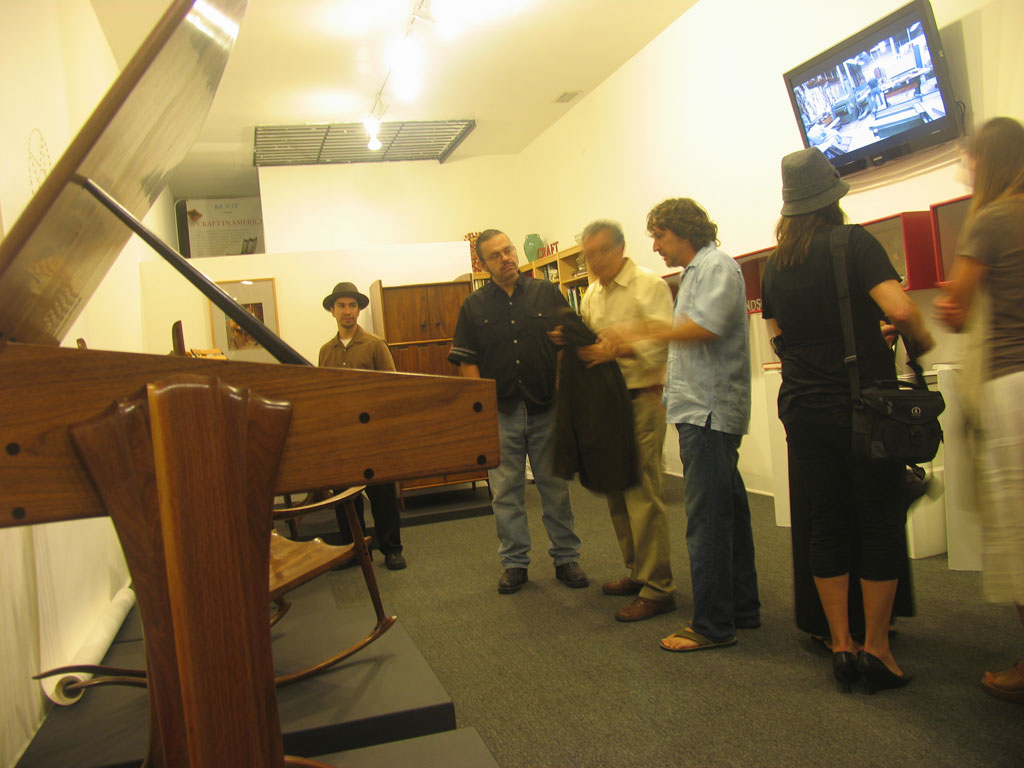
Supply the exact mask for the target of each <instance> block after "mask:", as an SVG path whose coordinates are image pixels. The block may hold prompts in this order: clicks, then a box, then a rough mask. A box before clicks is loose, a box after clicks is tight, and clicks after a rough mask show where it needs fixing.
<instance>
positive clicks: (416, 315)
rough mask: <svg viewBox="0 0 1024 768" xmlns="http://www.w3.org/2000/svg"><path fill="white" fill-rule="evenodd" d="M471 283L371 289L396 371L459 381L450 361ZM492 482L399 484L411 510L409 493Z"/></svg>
mask: <svg viewBox="0 0 1024 768" xmlns="http://www.w3.org/2000/svg"><path fill="white" fill-rule="evenodd" d="M471 290H472V284H471V283H470V282H469V281H468V280H461V281H457V282H450V283H420V284H418V285H389V286H385V285H382V284H381V281H380V280H377V281H376V282H374V283H373V284H372V285H371V286H370V307H371V310H372V312H373V318H374V328H375V330H376V333H377V334H378V335H379V336H382V337H383V338H384V340H385V341H386V342H387V343H388V349H390V350H391V356H392V357H393V358H394V359H395V368H397V369H398V370H399V371H400V372H402V373H425V374H430V375H433V376H458V375H459V369H458V367H457V366H455V365H452V364H451V363H450V362H448V352H449V350H450V349H451V345H452V337H453V336H454V335H455V325H456V323H457V322H458V319H459V309H460V308H461V307H462V302H463V300H464V299H465V298H466V297H467V296H469V294H470V291H471ZM486 480H487V472H486V471H485V470H480V471H478V472H460V473H458V474H452V475H439V476H433V477H421V478H412V479H409V480H402V481H401V482H399V483H398V497H399V500H400V501H401V505H402V509H403V510H404V509H405V492H406V491H409V490H413V489H418V488H434V487H443V486H447V485H453V484H455V483H473V484H474V486H475V485H476V483H478V482H480V481H486Z"/></svg>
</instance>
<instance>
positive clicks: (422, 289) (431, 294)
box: [374, 282, 470, 344]
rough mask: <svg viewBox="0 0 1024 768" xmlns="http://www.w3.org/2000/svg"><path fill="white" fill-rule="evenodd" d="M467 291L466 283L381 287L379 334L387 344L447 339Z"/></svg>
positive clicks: (451, 334)
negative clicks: (380, 327) (380, 326)
mask: <svg viewBox="0 0 1024 768" xmlns="http://www.w3.org/2000/svg"><path fill="white" fill-rule="evenodd" d="M376 284H377V283H374V285H376ZM469 291H470V287H469V283H468V282H458V283H424V284H422V285H396V286H388V287H386V288H385V287H381V318H382V320H383V328H382V329H381V330H382V335H383V336H384V338H385V339H387V342H388V344H397V343H400V342H405V341H433V340H438V339H451V338H452V336H454V335H455V323H456V322H457V321H458V319H459V307H461V306H462V300H463V299H464V298H466V296H468V295H469Z"/></svg>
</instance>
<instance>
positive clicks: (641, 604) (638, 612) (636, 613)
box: [615, 595, 676, 621]
mask: <svg viewBox="0 0 1024 768" xmlns="http://www.w3.org/2000/svg"><path fill="white" fill-rule="evenodd" d="M675 609H676V600H675V598H674V597H666V598H665V599H664V600H648V599H647V598H646V597H640V596H639V595H638V596H637V597H635V598H633V602H632V603H630V604H629V605H627V606H626V607H625V608H620V609H619V610H617V611H616V612H615V620H616V621H643V620H644V619H649V618H651V617H652V616H657V615H658V614H659V613H668V612H669V611H674V610H675Z"/></svg>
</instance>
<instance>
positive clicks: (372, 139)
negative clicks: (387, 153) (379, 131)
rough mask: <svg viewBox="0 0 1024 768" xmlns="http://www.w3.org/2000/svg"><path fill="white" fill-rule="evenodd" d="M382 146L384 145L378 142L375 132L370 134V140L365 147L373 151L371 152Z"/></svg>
mask: <svg viewBox="0 0 1024 768" xmlns="http://www.w3.org/2000/svg"><path fill="white" fill-rule="evenodd" d="M383 146H384V145H383V144H381V143H380V139H378V138H377V135H376V134H374V135H373V136H371V137H370V140H369V141H368V142H367V143H366V148H367V149H369V150H371V151H373V152H376V151H377V150H378V149H380V148H381V147H383Z"/></svg>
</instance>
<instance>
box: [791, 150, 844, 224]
mask: <svg viewBox="0 0 1024 768" xmlns="http://www.w3.org/2000/svg"><path fill="white" fill-rule="evenodd" d="M849 191H850V185H849V184H847V183H846V182H845V181H843V180H842V179H840V178H839V171H837V170H836V169H835V168H833V167H832V164H831V163H830V162H829V161H828V159H827V158H826V157H825V156H824V155H823V154H821V150H820V149H816V148H813V147H812V148H811V149H801V150H800V151H799V152H793V153H792V154H789V155H786V156H785V157H784V158H782V201H783V206H782V215H783V216H799V215H800V214H802V213H813V212H814V211H820V210H821V209H822V208H825V207H827V206H829V205H832V203H834V202H835V201H836V200H838V199H839V198H841V197H842V196H843V195H845V194H846V193H847V192H849Z"/></svg>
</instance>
